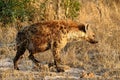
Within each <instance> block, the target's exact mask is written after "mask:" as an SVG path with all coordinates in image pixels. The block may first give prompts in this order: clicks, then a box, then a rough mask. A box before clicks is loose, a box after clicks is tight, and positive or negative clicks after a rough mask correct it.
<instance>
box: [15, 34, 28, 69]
mask: <svg viewBox="0 0 120 80" xmlns="http://www.w3.org/2000/svg"><path fill="white" fill-rule="evenodd" d="M16 42H17V43H16V47H17V53H16V56H15V57H14V59H13V63H14V69H16V70H19V68H18V60H19V59H20V57H21V56H22V55H23V54H24V52H25V50H26V46H27V39H26V36H25V34H24V33H23V32H18V34H17V38H16Z"/></svg>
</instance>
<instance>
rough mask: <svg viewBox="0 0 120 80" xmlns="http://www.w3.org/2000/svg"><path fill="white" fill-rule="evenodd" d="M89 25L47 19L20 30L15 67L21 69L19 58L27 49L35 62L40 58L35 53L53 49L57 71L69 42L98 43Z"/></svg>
mask: <svg viewBox="0 0 120 80" xmlns="http://www.w3.org/2000/svg"><path fill="white" fill-rule="evenodd" d="M87 30H88V26H85V25H84V24H81V23H80V24H78V23H76V22H73V21H45V22H39V23H35V24H32V25H30V26H27V27H25V28H23V29H22V30H20V31H19V32H18V34H17V37H16V44H17V53H16V56H15V58H14V60H13V62H14V69H17V70H19V68H18V64H17V63H18V60H19V59H20V57H21V56H22V55H23V54H24V52H25V50H26V49H27V50H28V51H29V53H30V55H29V59H31V60H32V61H33V62H34V63H35V64H38V62H39V61H38V60H36V59H35V58H34V54H35V53H38V52H44V51H46V50H48V49H51V51H52V53H53V57H54V64H55V66H56V69H57V71H58V72H59V71H62V69H60V68H59V67H58V65H61V64H62V63H61V58H60V51H61V49H62V48H64V47H65V45H66V44H67V43H68V42H71V41H81V40H86V41H88V42H90V43H97V41H96V40H95V39H94V33H92V32H91V33H87Z"/></svg>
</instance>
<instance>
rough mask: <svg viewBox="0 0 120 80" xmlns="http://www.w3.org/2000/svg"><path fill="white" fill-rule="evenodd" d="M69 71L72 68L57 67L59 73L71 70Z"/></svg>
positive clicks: (65, 66)
mask: <svg viewBox="0 0 120 80" xmlns="http://www.w3.org/2000/svg"><path fill="white" fill-rule="evenodd" d="M69 69H70V67H69V66H67V65H58V66H57V71H58V72H65V71H66V70H69Z"/></svg>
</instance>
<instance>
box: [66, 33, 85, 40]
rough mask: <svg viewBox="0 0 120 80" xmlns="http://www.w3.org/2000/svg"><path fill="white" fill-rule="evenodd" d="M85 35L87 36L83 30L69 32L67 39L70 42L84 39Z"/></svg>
mask: <svg viewBox="0 0 120 80" xmlns="http://www.w3.org/2000/svg"><path fill="white" fill-rule="evenodd" d="M84 36H85V34H84V33H82V32H69V33H68V34H67V40H68V42H73V41H82V39H83V38H84Z"/></svg>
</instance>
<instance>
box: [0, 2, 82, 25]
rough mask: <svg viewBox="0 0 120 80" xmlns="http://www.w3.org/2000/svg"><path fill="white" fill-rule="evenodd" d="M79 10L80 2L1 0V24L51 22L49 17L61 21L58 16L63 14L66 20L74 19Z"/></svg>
mask: <svg viewBox="0 0 120 80" xmlns="http://www.w3.org/2000/svg"><path fill="white" fill-rule="evenodd" d="M79 10H80V2H79V1H78V0H40V1H38V0H0V22H1V23H3V24H8V23H16V22H18V21H19V22H23V21H34V19H37V20H38V21H39V20H49V19H48V17H50V16H52V15H53V16H52V18H51V17H50V19H59V18H56V17H57V16H56V15H59V16H60V14H61V13H63V14H64V16H65V18H71V19H74V18H75V17H77V16H78V12H79ZM49 11H50V12H49ZM52 12H53V13H52ZM59 12H60V13H59ZM51 14H52V15H51Z"/></svg>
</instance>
